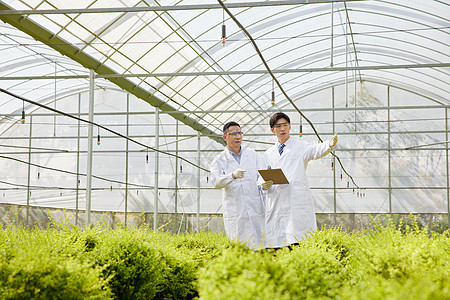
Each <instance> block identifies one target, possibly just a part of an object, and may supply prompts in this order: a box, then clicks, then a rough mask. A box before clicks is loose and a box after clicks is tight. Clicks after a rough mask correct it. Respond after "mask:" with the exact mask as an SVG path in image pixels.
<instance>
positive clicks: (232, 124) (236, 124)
mask: <svg viewBox="0 0 450 300" xmlns="http://www.w3.org/2000/svg"><path fill="white" fill-rule="evenodd" d="M231 126H237V127H239V128H241V126H240V125H239V124H238V123H236V122H234V121H231V122H228V123H226V124H225V125H223V133H224V134H225V133H227V130H228V128H230V127H231Z"/></svg>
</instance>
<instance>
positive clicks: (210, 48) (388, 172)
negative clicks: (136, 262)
mask: <svg viewBox="0 0 450 300" xmlns="http://www.w3.org/2000/svg"><path fill="white" fill-rule="evenodd" d="M0 7H1V8H0V18H1V20H2V21H3V22H2V23H1V25H0V26H1V31H0V60H1V67H0V74H1V76H0V80H1V93H0V152H1V154H0V170H1V173H0V192H1V195H0V212H1V213H0V216H1V221H2V224H6V223H7V222H10V221H11V218H16V219H17V220H16V221H18V222H20V223H22V224H26V225H38V226H44V227H45V226H46V224H47V223H48V222H49V219H48V216H49V215H51V216H52V217H53V219H58V220H59V219H66V220H67V221H68V222H70V223H72V224H78V225H82V224H86V223H88V224H95V223H96V222H99V220H106V222H107V223H108V224H109V225H110V226H112V227H114V226H135V225H140V224H142V223H146V224H149V225H150V227H152V228H153V229H160V230H163V231H170V232H172V233H183V232H199V231H205V230H206V231H212V232H223V231H224V225H223V220H222V212H223V207H222V190H221V189H216V188H214V186H212V184H211V174H210V167H211V162H212V161H213V159H214V157H215V156H216V155H217V154H218V153H220V152H221V151H222V150H223V149H224V146H225V145H226V144H225V142H224V139H223V138H222V135H223V133H222V128H223V126H224V124H225V123H227V122H229V121H235V122H238V123H239V124H240V126H241V128H242V132H243V133H244V136H243V143H242V144H243V145H244V146H245V147H248V148H251V149H254V150H255V151H256V153H258V155H260V156H262V155H263V153H264V151H266V150H267V149H268V148H269V147H270V146H272V145H274V143H275V142H276V137H275V135H274V134H273V133H272V132H271V130H270V129H271V128H270V126H269V118H270V117H271V116H272V115H273V114H274V113H275V112H284V113H286V114H287V115H289V116H290V118H291V131H290V134H291V137H294V138H295V139H301V140H304V141H306V142H308V143H310V144H315V143H318V142H320V141H323V140H328V139H329V138H330V137H332V136H333V134H334V133H337V135H338V148H337V149H336V150H335V151H334V152H333V154H334V155H327V156H325V157H324V158H322V159H320V160H316V161H312V162H311V163H310V164H309V168H308V169H307V176H308V181H309V184H310V188H311V191H312V195H313V199H314V204H315V211H316V216H317V222H318V225H343V226H345V227H346V228H349V229H350V230H358V229H360V228H364V227H365V226H368V224H369V223H370V220H371V218H372V217H373V216H376V215H380V214H387V215H391V216H402V215H411V214H412V215H415V216H417V217H418V218H419V220H420V222H422V223H423V224H424V225H428V226H430V227H434V228H441V229H444V230H445V229H447V228H448V225H449V223H450V222H449V218H450V215H449V209H450V205H449V203H450V200H449V166H450V163H449V127H450V126H449V107H450V103H449V99H450V89H449V87H450V86H449V83H450V35H449V29H450V19H449V18H450V3H449V2H446V1H437V0H436V1H434V0H430V1H407V2H405V1H396V0H392V1H391V0H386V1H371V0H368V1H334V0H310V1H305V0H297V1H296V0H293V1H284V0H281V1H248V2H244V1H235V0H228V1H212V0H177V1H169V0H165V1H156V0H149V1H134V0H120V1H104V0H97V1H92V0H82V1H59V0H26V1H24V0H3V1H0Z"/></svg>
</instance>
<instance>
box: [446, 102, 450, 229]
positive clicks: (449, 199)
mask: <svg viewBox="0 0 450 300" xmlns="http://www.w3.org/2000/svg"><path fill="white" fill-rule="evenodd" d="M445 140H446V141H448V108H445ZM445 162H446V164H445V165H446V169H447V221H448V224H447V227H448V229H450V182H449V180H450V179H449V167H448V163H449V161H448V143H446V144H445Z"/></svg>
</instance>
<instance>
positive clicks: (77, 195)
mask: <svg viewBox="0 0 450 300" xmlns="http://www.w3.org/2000/svg"><path fill="white" fill-rule="evenodd" d="M80 116H81V93H79V94H78V118H80ZM79 182H80V120H78V136H77V183H76V185H77V190H76V198H75V225H78V197H79V193H80V185H79Z"/></svg>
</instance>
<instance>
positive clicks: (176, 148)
mask: <svg viewBox="0 0 450 300" xmlns="http://www.w3.org/2000/svg"><path fill="white" fill-rule="evenodd" d="M175 133H176V134H175V135H176V139H177V141H176V142H175V154H176V156H177V157H176V158H175V230H174V232H175V233H178V120H176V132H175Z"/></svg>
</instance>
